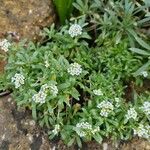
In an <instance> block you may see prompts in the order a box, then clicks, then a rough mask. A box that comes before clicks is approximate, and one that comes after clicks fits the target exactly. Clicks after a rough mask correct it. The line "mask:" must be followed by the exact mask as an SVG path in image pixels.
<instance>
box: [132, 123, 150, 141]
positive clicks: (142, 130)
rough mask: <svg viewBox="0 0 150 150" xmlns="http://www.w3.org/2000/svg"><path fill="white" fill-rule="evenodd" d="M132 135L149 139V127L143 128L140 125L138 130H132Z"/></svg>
mask: <svg viewBox="0 0 150 150" xmlns="http://www.w3.org/2000/svg"><path fill="white" fill-rule="evenodd" d="M134 135H138V136H139V137H142V138H146V139H149V138H150V126H144V125H143V124H140V125H139V126H138V128H136V129H134Z"/></svg>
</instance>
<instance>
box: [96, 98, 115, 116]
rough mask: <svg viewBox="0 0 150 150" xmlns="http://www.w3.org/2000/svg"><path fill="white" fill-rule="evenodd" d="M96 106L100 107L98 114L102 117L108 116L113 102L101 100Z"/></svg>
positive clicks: (112, 108) (112, 107)
mask: <svg viewBox="0 0 150 150" xmlns="http://www.w3.org/2000/svg"><path fill="white" fill-rule="evenodd" d="M97 107H98V108H100V109H101V112H100V115H101V116H104V117H108V115H109V114H110V113H111V112H112V111H113V110H114V106H113V104H112V103H111V102H109V101H102V102H101V103H99V104H98V105H97Z"/></svg>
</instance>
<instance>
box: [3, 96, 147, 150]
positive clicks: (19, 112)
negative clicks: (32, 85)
mask: <svg viewBox="0 0 150 150" xmlns="http://www.w3.org/2000/svg"><path fill="white" fill-rule="evenodd" d="M0 150H78V147H77V146H73V147H70V148H67V147H66V146H65V145H64V144H63V143H62V142H61V141H59V140H53V141H49V140H48V136H47V134H46V132H45V131H44V130H42V129H41V128H40V127H39V126H38V125H37V124H36V123H35V121H33V120H32V117H31V112H30V111H29V110H25V109H17V107H16V104H15V102H14V100H13V99H12V98H11V96H5V97H1V98H0ZM82 150H150V143H149V142H148V141H145V140H142V139H137V138H135V139H133V140H132V141H130V142H119V143H118V144H112V143H111V142H110V141H105V142H104V143H103V144H101V145H100V144H97V143H95V142H90V143H84V144H83V148H82Z"/></svg>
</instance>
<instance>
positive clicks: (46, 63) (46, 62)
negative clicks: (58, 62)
mask: <svg viewBox="0 0 150 150" xmlns="http://www.w3.org/2000/svg"><path fill="white" fill-rule="evenodd" d="M49 66H50V64H49V63H48V61H47V60H46V61H45V67H46V68H48V67H49Z"/></svg>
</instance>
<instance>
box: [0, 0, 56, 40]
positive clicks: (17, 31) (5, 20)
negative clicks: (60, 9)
mask: <svg viewBox="0 0 150 150" xmlns="http://www.w3.org/2000/svg"><path fill="white" fill-rule="evenodd" d="M54 18H55V15H54V11H53V5H52V0H42V1H41V0H13V1H12V0H0V38H6V36H8V35H10V36H15V38H17V39H20V38H27V39H30V40H33V39H34V40H37V39H38V37H39V33H40V31H41V29H42V28H43V27H46V26H50V25H51V24H52V23H53V22H54Z"/></svg>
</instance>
